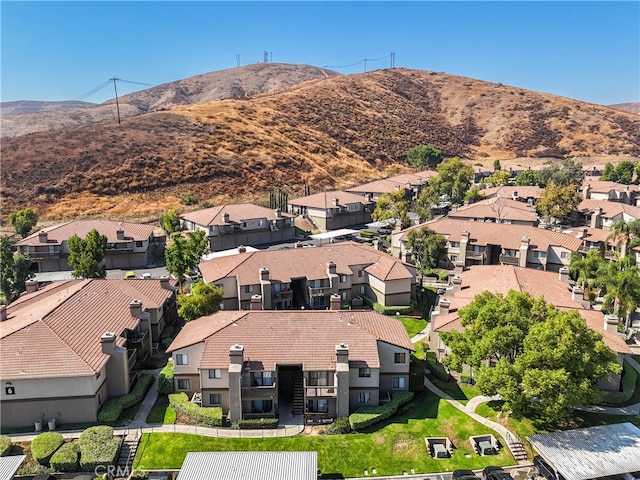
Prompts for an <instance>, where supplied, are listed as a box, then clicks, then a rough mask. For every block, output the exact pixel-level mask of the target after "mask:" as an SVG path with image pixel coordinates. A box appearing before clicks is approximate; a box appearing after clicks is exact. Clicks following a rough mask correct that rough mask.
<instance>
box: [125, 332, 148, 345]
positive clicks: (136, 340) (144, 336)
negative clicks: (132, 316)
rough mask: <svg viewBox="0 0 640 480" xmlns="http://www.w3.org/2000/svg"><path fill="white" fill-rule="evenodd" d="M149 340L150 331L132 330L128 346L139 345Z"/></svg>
mask: <svg viewBox="0 0 640 480" xmlns="http://www.w3.org/2000/svg"><path fill="white" fill-rule="evenodd" d="M148 341H149V331H148V330H147V331H146V332H144V333H137V332H131V333H129V335H128V337H127V347H132V346H133V347H134V348H135V347H139V346H141V345H144V344H145V343H148Z"/></svg>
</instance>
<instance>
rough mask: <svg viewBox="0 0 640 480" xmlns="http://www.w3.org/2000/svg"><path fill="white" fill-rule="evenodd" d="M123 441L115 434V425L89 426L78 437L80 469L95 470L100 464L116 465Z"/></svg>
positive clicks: (85, 470)
mask: <svg viewBox="0 0 640 480" xmlns="http://www.w3.org/2000/svg"><path fill="white" fill-rule="evenodd" d="M121 441H122V439H121V438H120V437H114V436H113V427H109V426H106V425H100V426H97V427H89V428H87V429H86V430H85V431H84V432H82V434H81V435H80V438H79V439H78V445H80V469H81V470H82V471H84V472H93V471H95V469H96V468H97V467H98V466H107V465H115V464H116V462H117V461H118V453H119V452H120V442H121Z"/></svg>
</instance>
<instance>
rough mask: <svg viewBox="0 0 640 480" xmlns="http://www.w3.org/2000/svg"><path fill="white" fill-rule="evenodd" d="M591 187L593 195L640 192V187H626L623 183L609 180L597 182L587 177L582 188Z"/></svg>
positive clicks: (632, 185)
mask: <svg viewBox="0 0 640 480" xmlns="http://www.w3.org/2000/svg"><path fill="white" fill-rule="evenodd" d="M587 186H589V191H590V192H591V193H609V192H612V191H616V192H620V193H622V192H639V191H640V186H638V185H634V184H631V185H625V184H623V183H618V182H611V181H608V180H596V179H594V178H592V177H586V178H585V179H584V181H583V182H582V188H585V187H587Z"/></svg>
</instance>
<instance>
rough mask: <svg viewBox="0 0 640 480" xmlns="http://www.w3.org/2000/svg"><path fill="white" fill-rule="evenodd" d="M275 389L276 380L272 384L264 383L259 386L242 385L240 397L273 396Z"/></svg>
mask: <svg viewBox="0 0 640 480" xmlns="http://www.w3.org/2000/svg"><path fill="white" fill-rule="evenodd" d="M276 391H277V390H276V382H273V385H264V386H261V387H257V386H255V385H252V386H247V387H242V398H246V399H251V398H267V397H271V396H273V395H274V394H275V392H276Z"/></svg>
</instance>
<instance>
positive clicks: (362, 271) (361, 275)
mask: <svg viewBox="0 0 640 480" xmlns="http://www.w3.org/2000/svg"><path fill="white" fill-rule="evenodd" d="M358 277H361V278H362V277H364V270H358Z"/></svg>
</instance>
